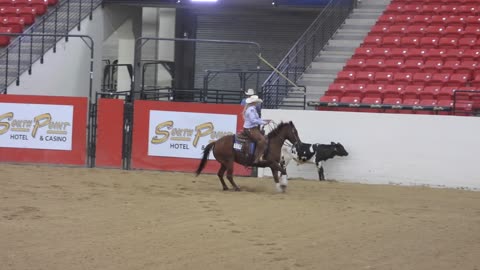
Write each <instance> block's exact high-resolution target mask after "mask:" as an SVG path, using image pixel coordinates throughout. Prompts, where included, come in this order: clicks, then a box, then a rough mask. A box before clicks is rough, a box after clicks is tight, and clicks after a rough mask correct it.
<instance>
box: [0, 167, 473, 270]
mask: <svg viewBox="0 0 480 270" xmlns="http://www.w3.org/2000/svg"><path fill="white" fill-rule="evenodd" d="M236 179H237V184H239V185H240V187H241V188H242V189H243V191H241V192H233V191H229V192H224V191H221V188H220V187H221V186H220V183H219V182H218V180H217V178H216V176H215V175H201V176H200V177H198V178H195V177H194V176H193V175H192V174H183V173H163V172H154V171H122V170H108V169H86V168H59V167H48V166H19V165H6V164H0V199H1V200H0V202H1V204H0V251H1V252H0V269H2V270H6V269H8V270H10V269H12V270H13V269H15V270H27V269H28V270H41V269H45V270H54V269H59V270H60V269H61V270H76V269H82V270H83V269H99V270H100V269H101V270H110V269H112V270H123V269H125V270H134V269H155V270H158V269H208V270H217V269H221V270H224V269H245V270H250V269H262V270H264V269H279V270H284V269H327V270H333V269H338V270H340V269H341V270H349V269H352V270H361V269H381V270H386V269H402V270H403V269H412V270H420V269H432V270H433V269H435V270H442V269H445V270H453V269H461V270H480V192H474V191H465V190H453V189H433V188H426V187H399V186H385V185H362V184H347V183H339V182H322V183H321V182H318V181H305V180H294V181H290V182H289V186H288V191H287V193H285V194H279V193H277V192H276V191H275V188H274V185H273V181H272V180H271V179H270V178H268V179H255V178H240V177H237V178H236Z"/></svg>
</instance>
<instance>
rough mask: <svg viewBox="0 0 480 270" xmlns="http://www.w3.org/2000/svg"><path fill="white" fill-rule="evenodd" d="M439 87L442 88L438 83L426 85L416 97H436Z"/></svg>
mask: <svg viewBox="0 0 480 270" xmlns="http://www.w3.org/2000/svg"><path fill="white" fill-rule="evenodd" d="M441 89H442V86H440V85H433V86H426V87H425V88H423V91H422V92H421V93H419V94H418V98H419V99H422V100H423V99H436V98H437V95H438V93H440V90H441Z"/></svg>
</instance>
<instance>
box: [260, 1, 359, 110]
mask: <svg viewBox="0 0 480 270" xmlns="http://www.w3.org/2000/svg"><path fill="white" fill-rule="evenodd" d="M355 2H356V0H330V1H329V2H328V3H327V4H326V5H325V7H324V8H323V10H322V11H321V12H320V14H319V15H318V16H317V17H316V18H315V20H314V21H313V22H312V23H311V24H310V26H309V27H308V28H307V29H306V30H305V32H303V34H302V35H301V36H300V38H298V39H297V41H296V42H295V43H294V44H293V46H292V47H291V48H290V50H289V51H288V53H287V54H286V55H285V56H284V57H283V59H282V60H281V61H280V63H279V64H278V65H277V68H276V69H277V70H276V71H274V72H272V73H271V74H270V75H269V76H268V77H267V79H266V80H265V81H264V83H263V85H262V93H263V94H264V95H265V96H267V99H266V100H264V103H265V104H266V105H267V106H270V107H273V108H276V107H278V104H275V103H276V102H278V101H279V102H281V100H282V99H283V98H284V97H285V96H280V97H279V98H280V99H279V100H278V99H275V100H269V99H268V96H276V95H275V92H278V87H277V86H281V85H290V86H297V85H296V84H297V81H298V79H299V78H300V75H301V74H302V73H303V72H305V70H306V69H307V67H308V66H309V65H310V64H311V63H312V62H313V59H315V57H316V56H317V55H318V53H319V52H320V51H321V50H322V49H323V48H324V46H325V45H326V44H327V42H328V40H329V39H330V38H331V37H332V36H333V34H334V33H335V31H336V30H337V29H338V27H340V25H341V24H342V23H343V22H344V21H345V19H346V18H347V16H348V15H349V14H350V12H351V10H352V9H353V7H354V6H355ZM284 94H287V95H288V93H284Z"/></svg>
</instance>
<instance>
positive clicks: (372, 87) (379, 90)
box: [364, 84, 385, 98]
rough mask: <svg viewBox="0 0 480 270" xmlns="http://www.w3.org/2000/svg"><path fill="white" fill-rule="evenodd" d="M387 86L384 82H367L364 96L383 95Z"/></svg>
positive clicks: (380, 96) (378, 96)
mask: <svg viewBox="0 0 480 270" xmlns="http://www.w3.org/2000/svg"><path fill="white" fill-rule="evenodd" d="M384 89H385V86H384V85H383V84H367V85H366V86H365V90H364V97H377V98H382V97H383V91H384Z"/></svg>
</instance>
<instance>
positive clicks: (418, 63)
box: [402, 59, 424, 73]
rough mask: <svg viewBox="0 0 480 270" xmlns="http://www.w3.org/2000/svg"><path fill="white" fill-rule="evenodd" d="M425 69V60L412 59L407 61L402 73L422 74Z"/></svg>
mask: <svg viewBox="0 0 480 270" xmlns="http://www.w3.org/2000/svg"><path fill="white" fill-rule="evenodd" d="M423 67H424V63H423V60H421V59H410V60H407V61H405V65H404V67H403V69H402V72H410V73H415V72H422V70H423Z"/></svg>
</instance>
